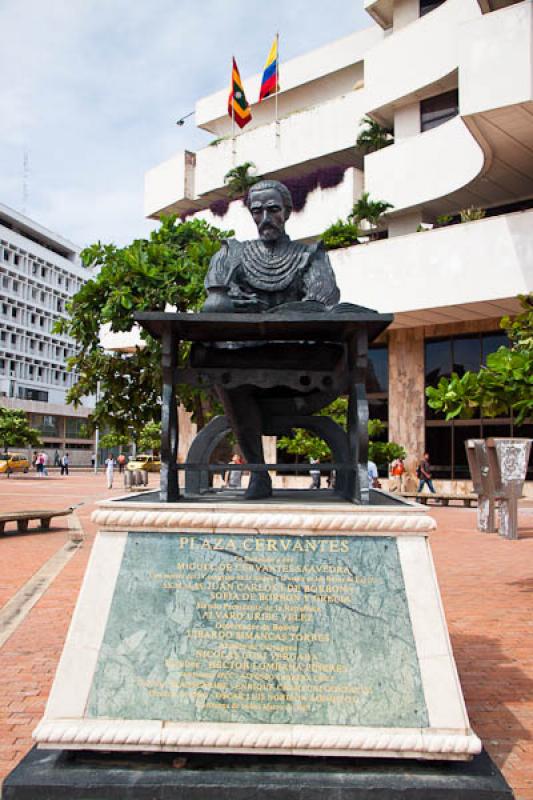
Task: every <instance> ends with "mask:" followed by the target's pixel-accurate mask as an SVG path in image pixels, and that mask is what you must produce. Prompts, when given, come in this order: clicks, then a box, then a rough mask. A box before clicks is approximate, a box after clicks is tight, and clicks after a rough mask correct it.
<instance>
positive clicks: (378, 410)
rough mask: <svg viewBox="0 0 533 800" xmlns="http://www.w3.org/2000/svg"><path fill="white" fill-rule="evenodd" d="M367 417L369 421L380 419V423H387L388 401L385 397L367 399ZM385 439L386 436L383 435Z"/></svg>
mask: <svg viewBox="0 0 533 800" xmlns="http://www.w3.org/2000/svg"><path fill="white" fill-rule="evenodd" d="M368 416H369V419H380V420H381V421H382V422H388V419H389V401H388V399H387V398H386V397H383V398H379V397H369V399H368ZM385 438H386V435H385Z"/></svg>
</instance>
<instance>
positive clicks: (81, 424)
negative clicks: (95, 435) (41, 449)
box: [65, 417, 90, 439]
mask: <svg viewBox="0 0 533 800" xmlns="http://www.w3.org/2000/svg"><path fill="white" fill-rule="evenodd" d="M85 423H86V420H85V419H78V418H77V417H67V419H66V427H65V435H66V436H72V437H73V438H75V439H87V438H90V437H88V436H87V431H85V430H84V428H85ZM84 433H85V436H84Z"/></svg>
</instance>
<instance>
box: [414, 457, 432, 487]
mask: <svg viewBox="0 0 533 800" xmlns="http://www.w3.org/2000/svg"><path fill="white" fill-rule="evenodd" d="M416 477H417V478H418V489H417V490H416V491H417V492H421V491H422V489H423V488H424V485H425V486H427V487H428V489H429V491H430V492H432V493H433V494H436V492H435V489H434V487H433V481H432V480H431V464H430V462H429V453H424V458H423V459H422V461H421V462H420V464H419V465H418V467H417V468H416Z"/></svg>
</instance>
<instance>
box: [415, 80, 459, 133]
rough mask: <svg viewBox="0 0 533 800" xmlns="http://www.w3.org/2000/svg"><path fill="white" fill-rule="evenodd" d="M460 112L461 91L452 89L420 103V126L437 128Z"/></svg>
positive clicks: (422, 127)
mask: <svg viewBox="0 0 533 800" xmlns="http://www.w3.org/2000/svg"><path fill="white" fill-rule="evenodd" d="M458 113H459V92H458V90H457V89H452V90H451V91H450V92H444V93H443V94H437V95H435V97H428V98H427V99H426V100H422V102H421V103H420V128H421V130H422V131H429V130H431V128H437V127H438V126H439V125H442V124H443V123H445V122H448V120H449V119H452V118H453V117H456V116H457V114H458Z"/></svg>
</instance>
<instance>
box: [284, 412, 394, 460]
mask: <svg viewBox="0 0 533 800" xmlns="http://www.w3.org/2000/svg"><path fill="white" fill-rule="evenodd" d="M347 407H348V401H347V399H346V397H338V398H337V399H336V400H334V401H333V403H330V405H329V406H327V407H326V408H323V409H322V410H321V411H320V412H319V415H320V416H326V417H331V418H332V419H333V420H334V421H335V422H336V423H337V424H338V425H341V426H342V427H343V428H344V429H346V410H347ZM384 431H385V426H384V424H383V423H382V422H381V421H380V420H379V419H371V420H369V421H368V435H369V437H370V441H369V445H368V457H369V459H370V460H371V461H374V462H375V463H376V464H380V465H385V464H390V463H391V461H394V459H395V458H405V457H406V456H407V453H406V450H405V448H403V447H402V446H401V445H399V444H396V442H380V441H372V440H373V439H377V438H378V437H379V436H381V435H382V434H383V433H384ZM278 447H279V448H280V449H281V450H285V451H286V452H287V453H291V454H292V455H296V456H301V457H302V458H303V459H305V460H309V459H311V458H319V459H320V460H321V461H329V460H330V459H331V458H332V455H331V451H330V449H329V447H328V446H327V444H326V443H325V442H324V441H323V440H322V439H319V438H318V437H317V436H313V434H311V433H309V431H306V430H304V429H303V428H294V430H293V432H292V436H282V437H281V438H280V439H278Z"/></svg>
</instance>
